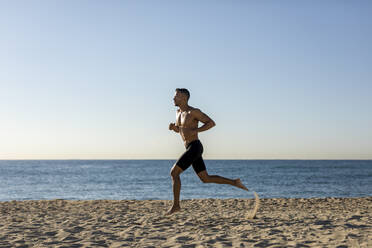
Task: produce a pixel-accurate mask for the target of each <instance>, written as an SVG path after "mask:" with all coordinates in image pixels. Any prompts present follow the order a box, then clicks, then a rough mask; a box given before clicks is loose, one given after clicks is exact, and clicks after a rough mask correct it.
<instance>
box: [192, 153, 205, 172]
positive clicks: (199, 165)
mask: <svg viewBox="0 0 372 248" xmlns="http://www.w3.org/2000/svg"><path fill="white" fill-rule="evenodd" d="M192 168H194V171H195V173H196V174H199V173H200V172H202V171H206V170H207V168H206V167H205V163H204V160H203V157H202V156H200V157H199V158H197V159H196V160H195V161H194V162H193V163H192Z"/></svg>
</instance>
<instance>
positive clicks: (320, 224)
mask: <svg viewBox="0 0 372 248" xmlns="http://www.w3.org/2000/svg"><path fill="white" fill-rule="evenodd" d="M254 202H255V200H254V199H224V200H221V199H198V200H183V201H181V206H182V207H183V209H182V211H181V212H178V213H175V214H174V215H172V216H169V217H167V216H164V214H165V212H166V211H167V210H168V208H169V207H170V205H171V201H166V200H147V201H135V200H121V201H117V200H94V201H70V200H45V201H11V202H0V247H339V248H342V247H372V197H366V198H323V199H315V198H314V199H261V200H260V208H259V209H258V212H257V215H256V218H255V219H249V218H247V214H248V213H249V211H252V209H253V206H254Z"/></svg>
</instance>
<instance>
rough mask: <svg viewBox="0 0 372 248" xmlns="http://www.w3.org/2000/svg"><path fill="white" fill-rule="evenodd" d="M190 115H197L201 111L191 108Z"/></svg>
mask: <svg viewBox="0 0 372 248" xmlns="http://www.w3.org/2000/svg"><path fill="white" fill-rule="evenodd" d="M190 113H191V114H198V113H201V110H200V109H199V108H194V107H191V109H190Z"/></svg>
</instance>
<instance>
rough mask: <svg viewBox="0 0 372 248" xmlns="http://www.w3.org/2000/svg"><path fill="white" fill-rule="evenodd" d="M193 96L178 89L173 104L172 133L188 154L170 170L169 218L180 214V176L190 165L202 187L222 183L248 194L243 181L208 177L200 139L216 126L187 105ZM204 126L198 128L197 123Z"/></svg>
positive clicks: (205, 116) (182, 89)
mask: <svg viewBox="0 0 372 248" xmlns="http://www.w3.org/2000/svg"><path fill="white" fill-rule="evenodd" d="M189 98H190V93H189V91H188V90H187V89H184V88H177V89H176V92H175V95H174V98H173V101H174V105H175V106H177V107H179V109H177V115H176V123H171V124H169V130H173V131H174V132H176V133H179V134H180V135H181V137H182V140H183V142H184V144H185V147H186V151H185V152H184V153H183V154H182V155H181V157H180V158H179V159H178V160H177V162H176V163H175V164H174V166H173V167H172V169H171V172H170V174H171V177H172V182H173V206H172V207H171V208H170V209H169V211H168V212H167V214H173V213H174V212H177V211H179V210H181V207H180V191H181V179H180V174H181V173H182V172H183V171H184V170H186V169H187V168H188V167H189V166H190V165H191V164H192V167H193V168H194V170H195V172H196V174H197V175H198V176H199V178H200V180H201V181H202V182H203V183H219V184H230V185H232V186H235V187H238V188H241V189H244V190H248V189H247V188H246V187H245V186H244V185H243V184H242V183H241V181H240V179H234V180H233V179H229V178H224V177H221V176H217V175H208V173H207V170H206V168H205V164H204V161H203V158H202V153H203V146H202V144H201V142H200V140H199V138H198V132H203V131H206V130H208V129H210V128H212V127H214V126H215V125H216V124H215V123H214V121H213V120H212V119H211V118H209V116H207V115H206V114H204V113H203V112H202V111H200V109H197V108H193V107H191V106H189V105H188V100H189ZM199 121H200V122H202V123H204V125H202V126H201V127H198V123H199Z"/></svg>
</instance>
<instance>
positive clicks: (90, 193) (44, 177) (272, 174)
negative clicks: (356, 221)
mask: <svg viewBox="0 0 372 248" xmlns="http://www.w3.org/2000/svg"><path fill="white" fill-rule="evenodd" d="M173 163H175V160H0V201H11V200H45V199H66V200H98V199H112V200H128V199H136V200H149V199H161V200H170V199H172V197H173V194H172V181H171V178H170V175H169V171H170V169H171V167H172V166H173ZM205 163H206V166H207V171H208V173H209V174H210V175H215V174H217V175H220V176H223V177H228V178H241V180H242V182H243V184H245V185H246V186H247V187H248V189H250V191H249V192H247V191H244V190H241V189H238V188H236V187H232V186H230V185H220V184H203V183H202V182H201V181H200V180H199V178H198V176H197V175H196V174H195V172H194V170H193V169H192V167H190V168H189V169H187V170H186V171H185V172H183V173H182V174H181V182H182V188H181V200H182V199H196V198H224V199H227V198H253V194H252V191H255V192H257V193H258V194H259V195H260V197H261V198H313V197H363V196H372V160H205Z"/></svg>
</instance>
